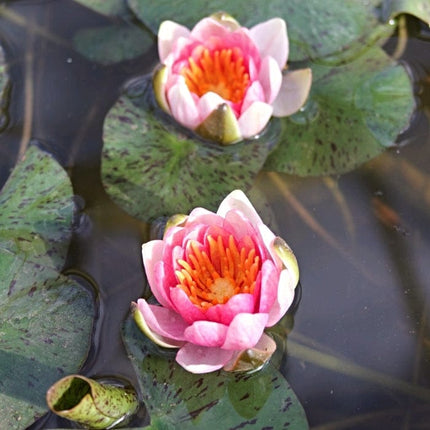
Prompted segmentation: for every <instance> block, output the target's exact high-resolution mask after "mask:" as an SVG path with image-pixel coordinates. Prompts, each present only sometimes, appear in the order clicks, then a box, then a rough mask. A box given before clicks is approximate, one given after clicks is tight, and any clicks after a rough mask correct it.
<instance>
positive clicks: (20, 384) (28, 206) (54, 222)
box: [0, 146, 94, 429]
mask: <svg viewBox="0 0 430 430" xmlns="http://www.w3.org/2000/svg"><path fill="white" fill-rule="evenodd" d="M0 207H1V208H2V210H1V214H0V226H1V227H0V279H1V280H2V282H1V283H0V363H1V366H0V410H1V411H2V425H3V426H4V427H5V428H8V429H23V428H25V427H26V426H28V425H29V424H31V423H32V422H33V421H34V419H35V418H37V417H38V416H40V415H41V414H42V413H44V412H45V411H46V404H45V394H46V390H47V389H48V387H49V386H50V385H51V384H52V383H53V382H54V381H56V380H57V379H59V378H61V377H62V376H64V374H66V373H71V372H76V371H77V370H78V368H79V366H80V364H81V363H82V361H83V359H84V358H85V356H86V353H87V349H88V341H89V335H90V332H91V325H92V319H93V314H94V309H93V305H92V300H91V297H90V295H89V294H88V293H87V292H86V291H85V290H83V288H81V287H80V286H79V285H77V283H76V282H73V281H71V280H69V279H68V278H66V277H65V276H63V275H61V274H60V273H59V271H60V270H61V269H62V267H63V265H64V261H65V256H66V252H67V249H68V244H69V240H70V236H71V225H72V219H73V211H74V205H73V200H72V187H71V184H70V181H69V179H68V177H67V174H66V173H65V172H64V170H63V169H62V168H61V167H60V166H59V165H58V164H57V163H56V162H55V161H54V160H53V159H52V157H50V156H49V155H47V154H45V153H43V152H42V151H40V150H39V149H38V148H36V147H34V146H31V147H30V148H29V149H28V151H27V153H26V155H25V159H24V160H22V161H21V162H20V163H19V164H18V165H17V166H16V168H15V170H14V172H13V173H12V175H11V176H10V178H9V180H8V181H7V182H6V184H5V186H4V188H3V190H2V191H1V193H0Z"/></svg>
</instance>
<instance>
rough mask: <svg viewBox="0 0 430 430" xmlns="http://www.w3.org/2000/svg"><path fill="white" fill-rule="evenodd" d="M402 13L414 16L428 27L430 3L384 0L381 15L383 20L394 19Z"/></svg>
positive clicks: (411, 0) (423, 0)
mask: <svg viewBox="0 0 430 430" xmlns="http://www.w3.org/2000/svg"><path fill="white" fill-rule="evenodd" d="M402 13H408V14H409V15H413V16H416V17H417V18H419V19H421V20H422V21H424V22H425V23H427V24H428V25H430V2H429V1H428V0H384V1H382V15H383V17H384V19H386V20H389V19H391V18H395V17H396V16H397V15H400V14H402Z"/></svg>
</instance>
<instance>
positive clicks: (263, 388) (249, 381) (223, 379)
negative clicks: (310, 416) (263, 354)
mask: <svg viewBox="0 0 430 430" xmlns="http://www.w3.org/2000/svg"><path fill="white" fill-rule="evenodd" d="M124 340H125V343H126V347H127V349H128V352H129V354H130V357H131V360H132V363H133V366H134V367H135V370H136V373H137V375H138V380H139V384H140V389H141V391H142V397H143V401H144V403H145V405H146V407H147V410H148V412H149V415H150V418H151V425H150V426H149V427H148V429H177V428H181V429H184V430H187V429H205V430H211V429H219V428H220V423H222V427H223V428H246V427H247V426H250V427H252V428H270V429H273V430H276V429H285V428H288V429H291V430H306V429H308V428H309V427H308V423H307V420H306V415H305V413H304V410H303V408H302V406H301V405H300V402H299V400H298V399H297V397H296V395H295V394H294V392H293V390H292V389H291V387H290V386H289V385H288V382H287V381H286V380H285V378H284V377H283V376H282V375H281V374H280V373H279V372H278V370H276V369H275V368H274V367H273V366H272V365H271V364H269V365H267V366H266V367H265V368H263V369H262V370H260V371H258V372H255V373H253V374H243V373H241V374H239V373H237V374H235V373H227V372H223V371H218V372H213V373H209V374H204V375H195V374H192V373H188V372H187V371H185V370H184V369H183V368H182V367H180V366H179V365H178V364H177V363H176V362H175V361H174V359H172V358H166V357H163V356H160V355H157V354H153V353H150V352H149V350H148V347H149V348H151V347H152V345H148V342H149V341H148V339H147V338H146V337H145V336H144V335H143V334H142V333H141V332H140V331H139V330H138V328H137V327H136V325H135V323H134V321H132V320H131V319H129V320H128V321H127V322H126V325H125V330H124Z"/></svg>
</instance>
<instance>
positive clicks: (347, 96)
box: [265, 47, 415, 175]
mask: <svg viewBox="0 0 430 430" xmlns="http://www.w3.org/2000/svg"><path fill="white" fill-rule="evenodd" d="M312 70H313V76H314V82H313V86H312V90H311V95H310V98H309V100H308V103H307V105H306V106H305V107H304V108H303V109H302V111H301V112H299V113H297V114H295V115H293V116H291V117H288V118H282V119H281V120H280V121H281V123H282V132H281V138H280V144H279V146H278V147H277V149H276V150H275V151H274V152H273V153H272V154H271V155H270V156H269V158H268V160H267V163H266V165H265V169H267V170H275V171H279V172H287V173H294V174H298V175H324V174H332V173H341V172H345V171H347V170H350V169H352V168H354V167H356V166H357V165H359V164H361V163H363V162H364V161H366V160H369V159H370V158H372V157H374V156H376V155H378V154H379V153H381V152H382V151H383V150H384V149H385V147H388V146H390V145H392V144H393V143H394V141H395V139H396V137H397V136H398V134H399V133H400V132H401V131H402V130H403V129H404V128H406V127H407V125H408V124H409V121H410V117H411V115H412V113H413V110H414V106H415V102H414V96H413V88H412V84H411V81H410V79H409V76H408V74H407V72H406V70H405V69H404V68H403V67H402V66H401V65H399V64H396V63H394V62H393V61H392V60H391V59H390V58H389V57H388V56H387V55H386V54H385V53H384V52H383V51H382V50H381V49H380V48H378V47H374V48H372V49H370V50H368V51H367V52H366V53H365V54H364V55H362V56H360V57H359V58H357V59H356V60H355V61H353V62H351V63H348V64H345V65H343V66H339V67H335V68H332V67H327V66H322V65H316V64H315V65H313V66H312Z"/></svg>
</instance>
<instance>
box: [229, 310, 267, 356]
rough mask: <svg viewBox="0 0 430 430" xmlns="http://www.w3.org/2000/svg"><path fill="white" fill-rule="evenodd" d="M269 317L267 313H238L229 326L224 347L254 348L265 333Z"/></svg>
mask: <svg viewBox="0 0 430 430" xmlns="http://www.w3.org/2000/svg"><path fill="white" fill-rule="evenodd" d="M267 318H268V316H267V314H238V315H236V316H235V317H234V318H233V321H232V322H231V324H230V326H229V327H228V331H227V336H226V339H225V342H224V345H223V346H222V348H223V349H228V350H242V349H248V348H252V347H253V346H255V344H256V343H257V342H258V340H259V339H260V337H261V335H262V334H263V330H264V327H265V326H266V323H267Z"/></svg>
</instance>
